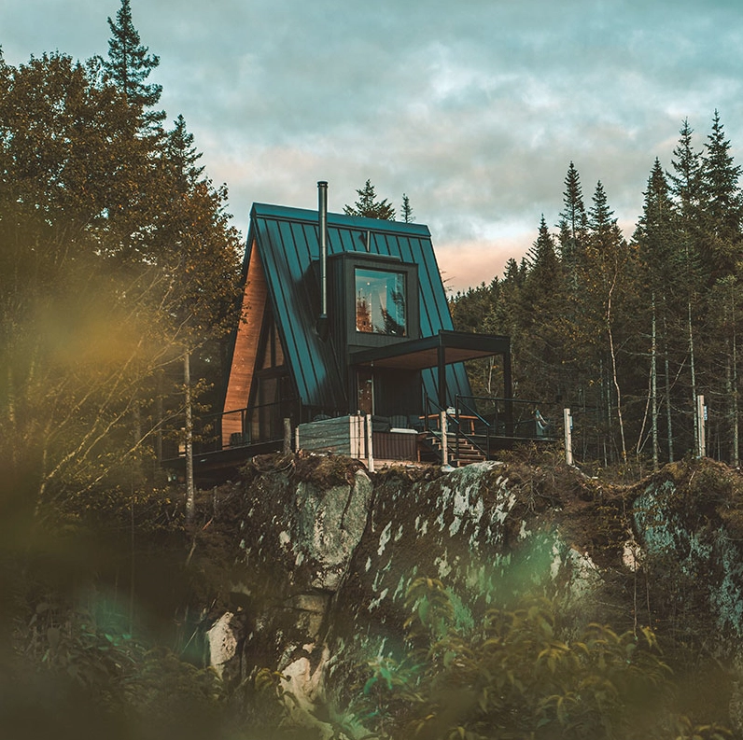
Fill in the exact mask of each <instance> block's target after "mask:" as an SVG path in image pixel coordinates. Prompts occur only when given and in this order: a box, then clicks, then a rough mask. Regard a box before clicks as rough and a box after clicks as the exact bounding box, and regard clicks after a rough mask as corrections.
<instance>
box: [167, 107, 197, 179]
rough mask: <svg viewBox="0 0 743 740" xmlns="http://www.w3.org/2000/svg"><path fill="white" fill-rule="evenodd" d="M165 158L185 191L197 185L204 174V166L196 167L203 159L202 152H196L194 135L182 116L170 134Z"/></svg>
mask: <svg viewBox="0 0 743 740" xmlns="http://www.w3.org/2000/svg"><path fill="white" fill-rule="evenodd" d="M165 157H166V160H167V162H168V164H169V166H170V167H171V168H172V170H173V172H174V173H175V176H176V177H177V178H178V179H179V180H180V182H181V189H182V190H183V191H185V190H187V189H189V188H192V187H193V186H194V185H196V183H197V182H198V180H199V178H200V177H201V175H202V173H203V172H204V167H203V166H201V167H197V166H196V162H197V161H198V160H199V159H201V152H198V151H197V150H196V147H195V146H194V138H193V134H192V133H190V132H189V131H188V130H187V129H186V120H185V119H184V118H183V116H182V115H179V116H178V118H176V120H175V128H174V129H173V130H172V131H170V132H168V137H167V140H166V143H165Z"/></svg>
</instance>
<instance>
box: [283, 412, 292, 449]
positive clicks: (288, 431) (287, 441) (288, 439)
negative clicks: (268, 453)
mask: <svg viewBox="0 0 743 740" xmlns="http://www.w3.org/2000/svg"><path fill="white" fill-rule="evenodd" d="M291 451H292V420H291V419H284V454H285V455H290V454H291Z"/></svg>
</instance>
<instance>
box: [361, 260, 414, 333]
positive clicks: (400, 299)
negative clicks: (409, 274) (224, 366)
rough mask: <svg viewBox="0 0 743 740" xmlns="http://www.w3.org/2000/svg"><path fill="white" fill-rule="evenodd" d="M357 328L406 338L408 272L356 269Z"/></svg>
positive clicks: (362, 330) (365, 331)
mask: <svg viewBox="0 0 743 740" xmlns="http://www.w3.org/2000/svg"><path fill="white" fill-rule="evenodd" d="M355 272H356V280H355V283H356V331H359V332H363V333H365V334H389V335H391V336H397V337H405V336H407V335H408V331H407V311H406V308H407V306H406V304H407V296H406V294H405V273H403V272H390V271H387V270H369V269H366V268H362V267H357V268H356V271H355Z"/></svg>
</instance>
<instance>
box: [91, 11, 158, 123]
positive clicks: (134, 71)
mask: <svg viewBox="0 0 743 740" xmlns="http://www.w3.org/2000/svg"><path fill="white" fill-rule="evenodd" d="M108 25H109V28H110V29H111V38H110V39H109V40H108V59H104V60H103V69H104V70H105V72H106V74H107V75H108V77H109V78H110V79H111V80H112V81H113V82H114V84H115V85H116V86H117V87H118V88H119V89H120V90H121V91H122V92H123V93H124V95H125V97H126V99H127V100H128V101H129V104H130V105H131V106H132V107H134V108H138V109H141V110H143V111H144V110H145V109H148V108H152V107H153V106H155V105H157V104H158V102H159V101H160V95H161V93H162V86H161V85H156V84H152V83H149V84H148V83H147V78H148V77H149V76H150V72H151V71H152V70H153V69H155V68H157V66H158V65H159V64H160V57H158V56H156V55H155V54H150V53H149V48H148V47H146V46H143V45H142V43H141V42H140V38H139V32H138V31H137V29H136V28H135V27H134V23H133V22H132V10H131V6H130V3H129V0H121V7H120V8H119V10H118V12H117V13H116V22H114V21H112V20H111V18H109V19H108ZM164 118H165V113H164V112H163V111H152V110H149V111H147V112H146V113H145V120H146V122H147V123H149V124H154V123H158V122H160V121H162V120H163V119H164Z"/></svg>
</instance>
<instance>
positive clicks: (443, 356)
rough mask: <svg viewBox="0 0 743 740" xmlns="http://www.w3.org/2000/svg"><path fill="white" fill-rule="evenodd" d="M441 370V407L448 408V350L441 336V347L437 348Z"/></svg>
mask: <svg viewBox="0 0 743 740" xmlns="http://www.w3.org/2000/svg"><path fill="white" fill-rule="evenodd" d="M437 357H438V369H439V407H440V408H442V409H445V408H446V348H445V347H444V343H443V341H442V338H441V335H439V346H438V348H437Z"/></svg>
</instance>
